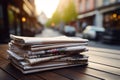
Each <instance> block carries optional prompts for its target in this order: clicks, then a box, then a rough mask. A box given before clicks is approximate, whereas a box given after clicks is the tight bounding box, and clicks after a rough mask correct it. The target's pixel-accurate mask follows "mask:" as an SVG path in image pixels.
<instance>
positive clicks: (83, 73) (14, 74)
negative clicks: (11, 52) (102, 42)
mask: <svg viewBox="0 0 120 80" xmlns="http://www.w3.org/2000/svg"><path fill="white" fill-rule="evenodd" d="M7 48H8V46H7V45H0V80H120V51H119V50H109V49H101V48H93V47H89V51H88V52H85V53H84V54H86V55H88V56H89V62H88V65H87V66H77V67H70V68H62V69H55V70H50V71H44V72H37V73H32V74H27V75H25V74H22V73H21V72H20V71H19V70H17V69H16V68H15V67H13V66H12V65H11V64H10V61H9V60H8V59H7V53H6V50H7Z"/></svg>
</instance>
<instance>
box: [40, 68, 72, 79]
mask: <svg viewBox="0 0 120 80" xmlns="http://www.w3.org/2000/svg"><path fill="white" fill-rule="evenodd" d="M38 76H40V77H42V78H43V79H45V80H70V79H68V78H66V77H63V76H61V75H58V74H56V73H53V72H52V70H51V71H45V72H42V73H40V74H38Z"/></svg>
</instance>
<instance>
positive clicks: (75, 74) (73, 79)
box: [54, 68, 102, 80]
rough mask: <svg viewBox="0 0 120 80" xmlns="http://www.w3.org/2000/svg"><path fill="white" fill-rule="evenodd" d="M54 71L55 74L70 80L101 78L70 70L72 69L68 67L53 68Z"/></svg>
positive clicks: (95, 79) (96, 79) (97, 79)
mask: <svg viewBox="0 0 120 80" xmlns="http://www.w3.org/2000/svg"><path fill="white" fill-rule="evenodd" d="M54 72H55V73H56V74H59V75H62V76H64V77H67V78H69V79H71V80H102V79H100V78H96V77H93V76H90V75H86V74H83V73H79V72H76V71H72V70H70V68H68V69H59V70H55V71H54Z"/></svg>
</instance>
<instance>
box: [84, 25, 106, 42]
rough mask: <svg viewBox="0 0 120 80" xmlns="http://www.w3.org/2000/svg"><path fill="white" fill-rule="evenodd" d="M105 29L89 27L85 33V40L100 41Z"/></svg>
mask: <svg viewBox="0 0 120 80" xmlns="http://www.w3.org/2000/svg"><path fill="white" fill-rule="evenodd" d="M104 31H105V29H104V28H103V27H97V26H87V27H86V28H85V30H84V31H83V38H87V39H94V40H99V38H100V37H101V36H102V34H103V32H104Z"/></svg>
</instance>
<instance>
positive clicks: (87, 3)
mask: <svg viewBox="0 0 120 80" xmlns="http://www.w3.org/2000/svg"><path fill="white" fill-rule="evenodd" d="M89 1H90V0H86V10H89V9H90V3H89Z"/></svg>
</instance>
